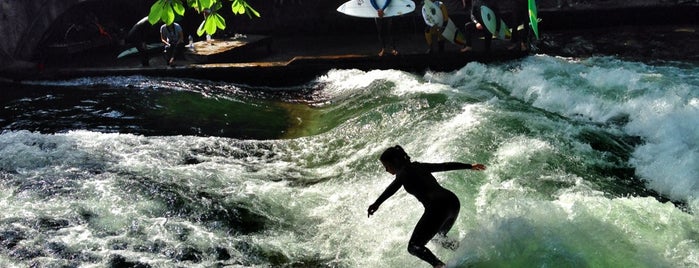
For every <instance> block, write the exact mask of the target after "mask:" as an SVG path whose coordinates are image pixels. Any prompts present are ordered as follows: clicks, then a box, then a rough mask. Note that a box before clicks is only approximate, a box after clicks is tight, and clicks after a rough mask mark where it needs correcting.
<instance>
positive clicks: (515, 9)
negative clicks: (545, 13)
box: [510, 0, 531, 49]
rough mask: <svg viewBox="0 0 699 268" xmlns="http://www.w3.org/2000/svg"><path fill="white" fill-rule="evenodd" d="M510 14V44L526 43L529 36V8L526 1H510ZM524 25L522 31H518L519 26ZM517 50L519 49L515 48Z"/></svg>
mask: <svg viewBox="0 0 699 268" xmlns="http://www.w3.org/2000/svg"><path fill="white" fill-rule="evenodd" d="M510 5H512V6H511V7H510V8H511V12H510V13H511V14H510V18H511V19H510V20H511V22H510V26H512V40H511V41H512V43H517V42H526V41H527V37H528V35H529V27H531V26H529V6H528V2H527V0H512V2H511V3H510ZM521 24H524V27H523V29H522V30H521V31H520V30H518V28H519V25H521ZM517 49H519V47H517Z"/></svg>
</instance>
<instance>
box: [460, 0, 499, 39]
mask: <svg viewBox="0 0 699 268" xmlns="http://www.w3.org/2000/svg"><path fill="white" fill-rule="evenodd" d="M468 2H470V5H468V4H469V3H468ZM463 4H464V8H467V9H468V10H469V12H468V13H469V14H471V21H469V22H467V23H466V25H465V26H464V32H465V35H466V47H464V49H462V51H468V50H470V48H471V47H472V40H473V38H474V37H476V38H477V37H480V36H481V35H482V36H483V42H484V45H483V47H484V48H485V51H490V44H491V43H492V40H493V34H492V33H491V32H489V31H488V30H487V29H486V28H485V26H484V25H483V18H481V6H483V5H485V6H487V7H489V8H490V9H492V10H493V11H495V14H499V13H500V12H499V11H500V9H499V5H498V1H496V0H470V1H469V0H464V1H463Z"/></svg>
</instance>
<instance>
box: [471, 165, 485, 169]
mask: <svg viewBox="0 0 699 268" xmlns="http://www.w3.org/2000/svg"><path fill="white" fill-rule="evenodd" d="M471 169H472V170H485V165H483V164H472V165H471Z"/></svg>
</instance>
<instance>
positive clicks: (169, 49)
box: [160, 22, 184, 66]
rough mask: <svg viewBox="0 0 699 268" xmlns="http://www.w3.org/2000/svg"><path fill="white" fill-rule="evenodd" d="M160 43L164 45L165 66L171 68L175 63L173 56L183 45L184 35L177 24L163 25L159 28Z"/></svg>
mask: <svg viewBox="0 0 699 268" xmlns="http://www.w3.org/2000/svg"><path fill="white" fill-rule="evenodd" d="M160 41H161V42H163V44H165V51H163V53H164V54H165V61H166V62H167V65H169V66H172V65H173V64H174V63H175V55H176V53H177V47H178V46H181V45H184V33H183V32H182V27H181V26H180V25H179V24H178V23H177V22H173V23H172V24H169V25H167V24H163V26H160Z"/></svg>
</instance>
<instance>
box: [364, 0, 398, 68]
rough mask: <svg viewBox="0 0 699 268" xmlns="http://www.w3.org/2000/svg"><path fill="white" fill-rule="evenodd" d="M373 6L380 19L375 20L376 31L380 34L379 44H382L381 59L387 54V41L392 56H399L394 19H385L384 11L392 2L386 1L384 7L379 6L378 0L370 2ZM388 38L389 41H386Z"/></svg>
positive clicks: (370, 0)
mask: <svg viewBox="0 0 699 268" xmlns="http://www.w3.org/2000/svg"><path fill="white" fill-rule="evenodd" d="M369 2H371V6H372V7H374V9H376V12H378V15H379V17H378V18H375V19H374V23H376V31H378V32H379V42H380V43H381V51H379V57H381V56H383V55H384V54H385V53H386V41H388V43H390V46H391V54H392V55H394V56H395V55H398V50H396V41H395V40H394V38H393V18H390V17H384V10H386V8H387V7H388V5H390V4H391V0H386V2H385V3H384V4H383V6H379V4H378V3H376V0H369ZM384 27H385V28H384ZM386 38H388V40H386Z"/></svg>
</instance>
